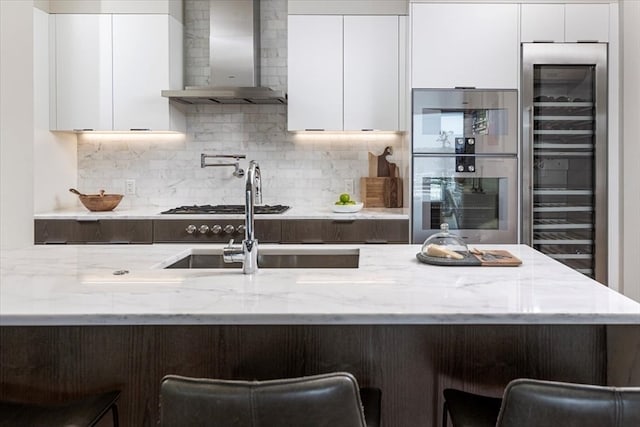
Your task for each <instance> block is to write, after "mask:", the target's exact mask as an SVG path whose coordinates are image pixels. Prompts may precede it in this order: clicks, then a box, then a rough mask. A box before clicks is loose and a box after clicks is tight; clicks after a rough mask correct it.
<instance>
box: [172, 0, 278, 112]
mask: <svg viewBox="0 0 640 427" xmlns="http://www.w3.org/2000/svg"><path fill="white" fill-rule="evenodd" d="M209 23H210V25H209V66H210V76H209V85H210V86H208V87H195V86H187V87H186V88H185V89H184V90H163V91H162V96H164V97H167V98H171V99H173V100H175V101H178V102H181V103H183V104H286V103H287V96H286V94H285V93H284V92H282V91H276V90H272V89H271V88H268V87H261V86H260V0H209Z"/></svg>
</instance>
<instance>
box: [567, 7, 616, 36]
mask: <svg viewBox="0 0 640 427" xmlns="http://www.w3.org/2000/svg"><path fill="white" fill-rule="evenodd" d="M564 38H565V41H566V42H608V41H609V4H604V3H603V4H577V3H576V4H566V5H565V37H564Z"/></svg>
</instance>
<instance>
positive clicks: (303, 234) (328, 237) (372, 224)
mask: <svg viewBox="0 0 640 427" xmlns="http://www.w3.org/2000/svg"><path fill="white" fill-rule="evenodd" d="M408 242H409V222H408V221H407V220H369V219H361V220H288V221H285V222H284V223H283V225H282V243H408Z"/></svg>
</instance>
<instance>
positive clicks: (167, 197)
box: [78, 0, 406, 208]
mask: <svg viewBox="0 0 640 427" xmlns="http://www.w3.org/2000/svg"><path fill="white" fill-rule="evenodd" d="M184 12H185V33H184V35H185V59H184V60H185V84H186V85H189V86H196V85H200V86H202V85H207V84H208V76H209V61H208V49H209V42H208V35H209V30H208V29H209V24H208V20H209V10H208V0H186V1H185V9H184ZM286 23H287V1H286V0H264V1H263V2H262V3H261V26H262V30H261V35H262V37H261V44H262V46H261V57H262V59H261V65H262V71H261V79H262V85H264V86H269V87H272V88H274V89H277V90H284V91H286V81H287V68H286V57H287V54H286V43H287V34H286ZM186 115H187V133H186V134H185V135H152V134H151V135H126V134H117V135H100V136H94V135H90V134H85V135H80V136H79V137H78V187H79V188H80V189H81V190H82V191H86V192H92V193H93V192H97V190H99V189H100V188H104V189H105V190H107V192H123V193H124V187H125V180H126V179H135V180H136V194H135V195H126V196H125V198H124V199H123V201H122V203H121V205H120V206H121V208H127V207H145V206H157V207H175V206H178V205H187V204H207V203H210V204H218V203H220V204H223V203H224V204H226V203H236V204H239V203H244V190H243V186H244V179H239V178H236V177H234V176H233V175H232V172H233V170H234V169H233V168H232V167H220V168H218V167H216V168H213V167H209V168H204V169H202V168H200V153H208V154H244V155H246V156H247V159H246V160H241V164H240V166H241V167H242V168H245V169H246V167H247V165H248V162H249V160H252V159H254V160H257V161H258V162H259V163H260V168H261V172H262V178H263V193H264V194H263V202H264V203H267V204H278V203H279V204H287V205H291V206H311V207H326V206H328V205H329V204H330V203H332V202H333V201H334V200H335V199H336V196H337V195H338V194H339V193H341V192H343V191H344V188H345V179H352V180H353V181H354V184H355V191H354V193H355V195H356V196H357V198H358V199H359V191H360V185H359V181H360V177H362V176H367V174H368V152H369V151H371V152H374V153H376V154H380V153H382V151H383V150H384V147H386V146H392V147H393V148H394V152H395V153H398V154H399V153H400V151H401V149H402V148H401V147H402V138H403V137H402V136H401V135H397V134H375V133H368V134H340V133H336V134H325V133H321V134H293V133H290V132H288V131H287V106H286V105H198V106H190V107H188V109H187V113H186ZM390 160H391V161H393V162H396V163H398V166H400V170H403V168H402V165H401V157H400V156H399V155H396V156H392V157H391V158H390ZM213 162H215V160H214V159H210V160H209V163H213ZM405 185H406V184H405Z"/></svg>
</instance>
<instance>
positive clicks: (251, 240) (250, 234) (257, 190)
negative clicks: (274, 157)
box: [223, 160, 262, 274]
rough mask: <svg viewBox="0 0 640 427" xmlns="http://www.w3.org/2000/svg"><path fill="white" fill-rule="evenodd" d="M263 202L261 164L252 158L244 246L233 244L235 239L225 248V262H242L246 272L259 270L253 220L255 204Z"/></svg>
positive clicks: (247, 182) (247, 181)
mask: <svg viewBox="0 0 640 427" xmlns="http://www.w3.org/2000/svg"><path fill="white" fill-rule="evenodd" d="M255 203H258V204H262V184H261V182H260V166H259V165H258V162H256V161H255V160H251V162H250V163H249V168H248V170H247V173H246V180H245V193H244V215H245V220H244V240H243V241H242V246H238V245H235V246H234V244H233V239H231V241H230V242H229V245H228V246H227V247H225V248H224V251H223V254H224V255H223V257H224V262H241V263H242V272H243V273H244V274H253V273H255V272H256V271H258V241H257V240H256V238H255V226H254V221H253V207H254V204H255Z"/></svg>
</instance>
